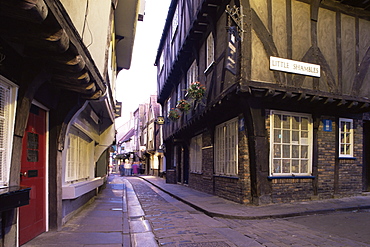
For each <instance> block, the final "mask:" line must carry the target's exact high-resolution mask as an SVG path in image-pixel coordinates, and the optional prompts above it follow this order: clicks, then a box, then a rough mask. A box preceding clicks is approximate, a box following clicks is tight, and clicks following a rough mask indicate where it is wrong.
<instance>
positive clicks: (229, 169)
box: [214, 117, 238, 176]
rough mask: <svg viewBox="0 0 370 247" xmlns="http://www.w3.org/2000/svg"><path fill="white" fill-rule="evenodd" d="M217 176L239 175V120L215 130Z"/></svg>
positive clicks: (218, 126)
mask: <svg viewBox="0 0 370 247" xmlns="http://www.w3.org/2000/svg"><path fill="white" fill-rule="evenodd" d="M214 142H215V144H214V148H215V154H214V163H215V175H224V176H236V175H237V174H238V118H237V117H236V118H233V119H231V120H229V121H227V122H224V123H222V124H219V125H217V126H216V128H215V141H214Z"/></svg>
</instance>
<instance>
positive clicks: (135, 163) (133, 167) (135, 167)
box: [132, 162, 139, 175]
mask: <svg viewBox="0 0 370 247" xmlns="http://www.w3.org/2000/svg"><path fill="white" fill-rule="evenodd" d="M138 168H139V165H138V163H137V162H134V163H133V164H132V173H133V174H134V175H137V174H138V173H139V172H138V170H139V169H138Z"/></svg>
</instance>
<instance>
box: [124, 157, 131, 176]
mask: <svg viewBox="0 0 370 247" xmlns="http://www.w3.org/2000/svg"><path fill="white" fill-rule="evenodd" d="M125 173H126V174H125V175H126V176H131V175H132V165H131V163H130V162H129V161H128V159H126V160H125Z"/></svg>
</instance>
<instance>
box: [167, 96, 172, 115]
mask: <svg viewBox="0 0 370 247" xmlns="http://www.w3.org/2000/svg"><path fill="white" fill-rule="evenodd" d="M170 111H171V97H170V98H168V100H167V114H168V113H169V112H170Z"/></svg>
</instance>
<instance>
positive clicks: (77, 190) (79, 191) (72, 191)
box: [62, 177, 104, 200]
mask: <svg viewBox="0 0 370 247" xmlns="http://www.w3.org/2000/svg"><path fill="white" fill-rule="evenodd" d="M103 183H104V178H103V177H98V178H94V179H92V180H88V181H83V182H79V183H74V184H70V185H64V186H63V187H62V199H63V200H66V199H75V198H77V197H80V196H82V195H83V194H86V193H87V192H90V191H92V190H94V189H96V188H98V187H99V186H101V185H103Z"/></svg>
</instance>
